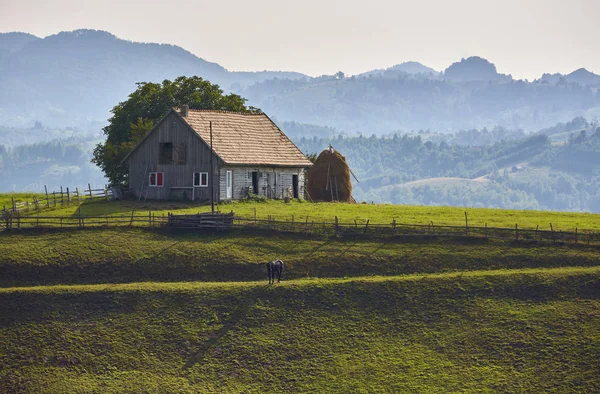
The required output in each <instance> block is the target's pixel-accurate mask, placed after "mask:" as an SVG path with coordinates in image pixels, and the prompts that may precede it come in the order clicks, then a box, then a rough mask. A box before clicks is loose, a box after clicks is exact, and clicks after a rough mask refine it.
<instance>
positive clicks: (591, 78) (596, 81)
mask: <svg viewBox="0 0 600 394" xmlns="http://www.w3.org/2000/svg"><path fill="white" fill-rule="evenodd" d="M561 78H562V79H561ZM561 81H564V82H567V83H578V84H580V85H582V86H590V87H594V86H600V75H598V74H594V73H593V72H590V71H588V70H586V69H585V68H580V69H578V70H575V71H573V72H572V73H570V74H567V75H564V74H559V73H556V74H543V75H542V77H541V78H540V79H539V82H542V83H554V84H556V83H559V82H561Z"/></svg>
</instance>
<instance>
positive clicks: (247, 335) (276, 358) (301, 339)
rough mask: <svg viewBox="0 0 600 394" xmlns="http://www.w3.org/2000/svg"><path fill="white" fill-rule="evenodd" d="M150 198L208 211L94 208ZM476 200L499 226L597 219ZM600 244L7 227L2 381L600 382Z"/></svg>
mask: <svg viewBox="0 0 600 394" xmlns="http://www.w3.org/2000/svg"><path fill="white" fill-rule="evenodd" d="M132 208H135V209H138V210H142V209H154V210H155V212H164V211H166V210H171V211H173V210H177V211H179V212H194V211H198V210H200V209H202V210H204V209H207V207H205V206H200V207H198V206H193V207H192V206H186V205H185V204H183V203H168V205H165V204H158V203H150V202H140V203H134V202H110V203H105V202H91V203H86V204H83V205H82V206H81V211H82V212H83V213H85V214H96V215H98V214H112V215H127V214H128V212H130V210H131V209H132ZM221 208H222V209H223V210H229V209H233V210H235V211H236V212H240V213H242V214H244V215H253V214H254V208H256V209H257V216H259V217H266V216H267V215H276V216H288V215H292V214H294V215H296V216H297V217H301V216H303V215H305V214H309V215H311V217H315V218H320V219H321V220H323V219H325V218H329V217H330V216H333V213H334V212H336V213H337V214H338V215H340V217H342V218H343V220H345V221H347V222H350V221H353V220H354V218H358V219H359V220H364V218H366V217H371V218H378V219H383V218H389V217H390V216H394V215H400V217H403V218H407V219H408V221H409V222H410V220H413V219H414V220H423V221H426V220H429V219H431V215H437V216H436V219H435V220H437V221H439V222H449V223H452V222H453V221H456V222H459V220H460V216H461V215H462V218H463V219H464V213H463V211H464V210H460V211H454V210H453V209H451V208H443V207H442V208H431V207H423V208H419V207H393V206H375V205H350V204H319V205H313V204H308V203H292V204H283V203H279V202H268V203H258V202H257V203H236V204H227V205H223V206H221ZM226 208H227V209H226ZM431 209H433V211H432V210H431ZM469 212H470V214H471V215H473V216H474V217H476V218H478V219H474V220H482V221H484V220H485V221H492V219H495V220H498V221H499V222H500V221H502V220H506V221H507V222H511V221H514V220H517V221H520V222H525V221H526V220H529V221H530V222H529V223H530V224H532V223H533V222H534V221H542V220H546V221H547V220H555V221H556V222H557V223H559V222H560V223H568V225H569V226H571V225H573V224H574V223H577V224H578V225H580V228H584V227H585V226H586V225H587V226H589V228H595V227H594V226H596V222H597V221H596V220H595V216H594V215H582V214H562V213H552V212H548V213H544V212H537V213H535V212H523V211H499V210H476V211H471V210H469ZM471 212H476V213H477V214H473V213H471ZM47 214H71V215H76V214H77V207H76V206H72V207H70V208H65V209H63V210H62V211H61V210H56V211H49V212H47ZM411 215H412V216H411ZM536 215H537V218H536ZM549 218H550V219H549ZM597 256H598V247H597V246H594V245H591V246H588V245H582V244H581V243H580V244H578V245H560V244H556V245H554V244H540V243H528V242H500V241H494V240H488V241H483V240H482V241H479V242H473V241H470V242H464V241H440V240H433V241H417V240H414V241H411V242H402V241H401V240H399V239H388V240H386V241H382V240H374V239H362V240H361V239H352V240H350V239H335V238H329V237H322V236H316V235H315V236H306V235H301V234H293V235H290V234H287V235H286V234H280V235H273V234H271V235H269V234H260V233H243V232H236V231H233V232H231V233H229V234H222V233H221V234H206V233H205V234H198V233H181V232H168V231H163V230H159V229H143V228H135V227H133V228H119V229H111V228H96V229H86V230H54V231H39V230H34V231H22V232H18V231H11V232H2V233H0V363H1V365H2V368H1V369H0V392H11V393H98V392H102V393H138V392H148V393H198V392H207V393H209V392H210V393H212V392H244V393H252V392H256V393H270V392H273V393H275V392H290V391H293V392H340V393H347V392H407V393H414V392H556V393H563V392H574V393H577V392H581V393H587V392H597V391H598V390H600V378H599V375H598V373H597V360H598V357H599V356H600V291H599V289H600V265H599V263H598V257H597ZM275 258H281V259H283V260H284V261H285V262H286V270H285V272H284V280H283V281H282V282H281V283H279V284H276V285H273V286H269V285H267V281H266V278H265V276H266V274H265V262H266V261H269V260H273V259H275Z"/></svg>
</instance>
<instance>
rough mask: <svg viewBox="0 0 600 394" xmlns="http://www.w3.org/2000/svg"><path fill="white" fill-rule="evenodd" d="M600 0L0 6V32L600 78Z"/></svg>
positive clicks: (100, 0)
mask: <svg viewBox="0 0 600 394" xmlns="http://www.w3.org/2000/svg"><path fill="white" fill-rule="evenodd" d="M599 16H600V0H414V1H402V0H397V1H382V0H369V1H356V0H345V1H333V0H331V1H328V0H301V1H285V0H252V1H247V0H246V1H237V0H229V1H224V0H221V1H219V0H212V1H204V0H197V1H191V0H188V1H185V0H181V1H172V2H168V1H154V0H144V1H140V0H133V1H126V0H55V1H52V0H41V1H40V0H0V32H10V31H24V32H28V33H32V34H35V35H37V36H39V37H45V36H48V35H51V34H56V33H58V32H59V31H63V30H74V29H79V28H90V29H99V30H107V31H110V32H111V33H114V34H115V35H117V36H118V37H120V38H124V39H128V40H133V41H143V42H159V43H171V44H175V45H179V46H181V47H183V48H185V49H187V50H189V51H190V52H192V53H194V54H196V55H198V56H199V57H202V58H204V59H206V60H209V61H213V62H217V63H219V64H221V65H222V66H224V67H226V68H227V69H230V70H264V69H269V70H294V71H300V72H304V73H307V74H310V75H321V74H332V73H334V72H336V71H339V70H342V71H344V72H345V73H347V74H355V73H359V72H363V71H367V70H370V69H374V68H385V67H389V66H392V65H394V64H397V63H401V62H404V61H409V60H415V61H419V62H421V63H424V64H425V65H428V66H430V67H433V68H435V69H437V70H443V69H445V68H446V67H448V66H449V65H450V64H451V63H453V62H455V61H458V60H460V58H462V57H468V56H472V55H478V56H482V57H485V58H487V59H488V60H490V61H492V62H493V63H495V64H496V66H497V68H498V71H499V72H502V73H510V74H512V75H513V76H514V77H515V78H529V79H533V78H537V77H539V76H540V75H541V73H542V72H562V73H568V72H571V71H573V70H575V69H577V68H579V67H585V68H587V69H588V70H590V71H594V72H595V73H597V74H600V45H599V43H600V41H599V39H600V18H599Z"/></svg>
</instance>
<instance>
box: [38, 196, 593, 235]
mask: <svg viewBox="0 0 600 394" xmlns="http://www.w3.org/2000/svg"><path fill="white" fill-rule="evenodd" d="M218 208H219V209H220V210H221V211H223V212H229V211H234V212H235V213H236V214H237V215H240V216H242V217H246V218H252V217H254V211H255V210H256V216H257V218H262V219H266V218H267V217H269V216H272V217H274V218H275V219H277V220H291V218H292V215H293V216H294V218H295V220H296V221H301V220H306V217H307V216H308V218H309V220H310V221H313V220H314V221H317V222H318V221H327V222H333V221H334V218H335V216H338V218H339V220H340V222H341V223H354V220H357V222H358V223H365V222H366V220H367V219H369V220H370V222H371V223H391V221H392V219H395V220H396V222H398V223H407V224H425V225H427V224H428V223H431V222H433V223H434V224H435V225H438V226H439V225H455V226H464V225H465V211H466V212H467V214H468V218H469V225H470V226H482V227H483V226H485V224H486V223H487V224H488V226H490V227H507V228H514V226H515V223H518V225H519V228H522V229H526V228H529V229H535V228H536V226H539V228H540V229H546V230H549V229H550V223H552V226H553V228H554V230H562V231H574V230H575V228H578V229H579V230H580V231H583V230H600V215H598V214H591V213H573V212H551V211H519V210H506V209H488V208H461V207H430V206H406V205H385V204H376V205H373V204H343V203H314V204H313V203H308V202H297V201H293V202H291V203H290V204H285V203H283V202H282V201H268V202H234V203H229V204H222V205H220V206H218ZM132 210H135V211H136V212H138V213H140V214H143V213H147V212H148V211H152V212H154V213H155V214H157V215H161V214H164V215H166V214H167V212H172V213H180V214H181V213H188V214H190V213H198V212H207V211H210V205H206V204H204V205H193V204H189V203H184V202H150V201H148V202H145V201H142V202H137V201H110V202H106V201H95V202H94V201H86V202H85V203H84V204H82V205H81V206H79V205H72V206H71V207H67V208H63V209H57V210H53V211H50V212H48V213H47V214H48V215H53V216H77V215H79V213H80V212H81V215H83V216H103V215H116V216H128V215H131V212H132Z"/></svg>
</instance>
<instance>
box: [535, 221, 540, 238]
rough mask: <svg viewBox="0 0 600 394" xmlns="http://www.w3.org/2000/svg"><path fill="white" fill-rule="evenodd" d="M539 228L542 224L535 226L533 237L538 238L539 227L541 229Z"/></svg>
mask: <svg viewBox="0 0 600 394" xmlns="http://www.w3.org/2000/svg"><path fill="white" fill-rule="evenodd" d="M539 228H540V225H539V224H538V225H536V226H535V235H534V236H533V239H534V240H537V235H538V229H539Z"/></svg>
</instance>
